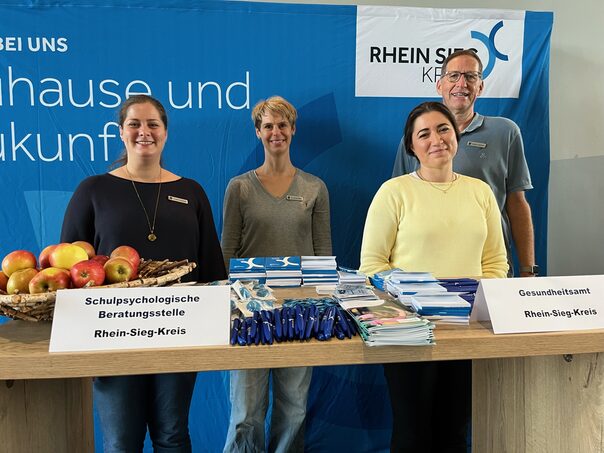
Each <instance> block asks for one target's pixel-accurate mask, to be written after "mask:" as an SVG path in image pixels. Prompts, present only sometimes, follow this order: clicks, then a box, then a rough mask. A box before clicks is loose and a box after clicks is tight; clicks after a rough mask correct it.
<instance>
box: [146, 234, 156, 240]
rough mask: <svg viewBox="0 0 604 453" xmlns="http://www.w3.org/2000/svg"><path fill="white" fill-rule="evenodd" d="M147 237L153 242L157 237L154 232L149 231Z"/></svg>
mask: <svg viewBox="0 0 604 453" xmlns="http://www.w3.org/2000/svg"><path fill="white" fill-rule="evenodd" d="M147 239H149V240H150V241H151V242H153V241H155V240H156V239H157V236H155V234H154V233H149V235H148V236H147Z"/></svg>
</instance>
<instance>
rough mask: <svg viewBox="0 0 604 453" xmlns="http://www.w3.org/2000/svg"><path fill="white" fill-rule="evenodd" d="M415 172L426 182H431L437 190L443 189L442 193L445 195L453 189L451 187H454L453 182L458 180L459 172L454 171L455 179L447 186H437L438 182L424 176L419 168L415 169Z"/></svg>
mask: <svg viewBox="0 0 604 453" xmlns="http://www.w3.org/2000/svg"><path fill="white" fill-rule="evenodd" d="M415 173H417V176H419V179H421V180H422V181H424V182H427V183H428V184H430V185H431V186H432V187H434V188H435V189H436V190H439V191H441V192H442V193H444V194H445V195H447V192H448V191H449V190H450V189H451V187H453V183H454V182H455V181H457V176H458V175H457V173H455V172H453V179H452V180H451V182H450V183H449V185H448V186H447V187H446V188H444V189H443V188H442V187H439V186H437V185H436V184H434V183H432V181H428V180H427V179H426V178H424V177H423V176H422V174H421V173H420V171H419V168H418V169H417V170H416V171H415Z"/></svg>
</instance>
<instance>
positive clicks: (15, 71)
mask: <svg viewBox="0 0 604 453" xmlns="http://www.w3.org/2000/svg"><path fill="white" fill-rule="evenodd" d="M121 3H122V2H117V1H115V0H113V1H111V0H106V1H96V2H83V1H75V2H70V3H69V4H65V5H61V4H58V3H57V2H34V3H33V4H32V2H28V1H24V0H23V1H13V2H10V4H9V3H7V2H4V3H3V4H2V5H0V178H1V181H2V183H3V187H4V197H3V200H2V208H1V209H0V238H1V239H0V256H4V255H5V254H6V253H8V252H10V251H12V250H14V249H28V250H31V251H32V252H34V253H35V254H38V253H39V251H40V250H41V249H42V248H43V247H44V246H46V245H48V244H52V243H56V242H58V240H59V232H60V228H61V223H62V218H63V213H64V209H65V206H66V204H67V202H68V201H69V199H70V197H71V194H72V192H73V190H74V189H75V187H76V186H77V184H78V183H79V182H80V181H81V180H82V179H84V178H85V177H87V176H90V175H93V174H97V173H103V172H106V171H107V169H108V166H109V164H111V163H112V162H113V161H114V160H115V159H116V158H117V156H118V155H119V153H120V152H121V149H122V144H121V142H120V140H119V133H118V127H117V124H116V121H117V119H116V108H117V106H118V105H119V104H120V102H121V101H123V100H124V99H125V98H126V97H127V96H128V95H129V94H134V93H148V94H152V95H153V96H155V97H157V98H158V99H160V100H161V101H162V103H163V104H164V105H165V106H166V108H167V111H168V116H169V120H170V124H169V129H168V131H169V137H168V141H167V145H166V148H165V151H164V161H165V165H166V167H167V168H168V169H169V170H171V171H173V172H174V173H177V174H180V175H183V176H186V177H190V178H194V179H196V180H197V181H199V182H200V183H201V184H202V186H203V187H204V188H205V190H206V192H207V193H208V197H209V199H210V202H211V204H212V208H213V211H214V217H215V221H216V225H217V228H218V231H219V233H220V230H221V227H222V219H221V213H222V204H223V195H224V191H225V188H226V185H227V183H228V181H229V179H230V178H231V177H233V176H235V175H238V174H240V173H242V172H244V171H246V170H249V169H251V168H254V167H256V166H258V165H259V164H260V163H261V162H262V159H263V150H262V147H261V144H260V143H259V142H258V140H257V139H256V136H255V133H254V128H253V124H252V121H251V119H250V111H251V108H252V107H253V105H254V104H255V103H256V102H257V101H258V100H259V99H261V98H266V97H268V96H271V95H274V94H278V95H281V96H284V97H285V98H286V99H288V100H289V101H291V102H292V103H293V104H294V105H295V106H296V107H297V108H298V113H299V120H298V123H297V131H296V132H297V133H296V136H295V139H294V141H293V144H292V149H291V153H292V160H293V162H294V165H296V166H298V167H300V168H302V169H303V170H305V171H307V172H309V173H312V174H314V175H317V176H319V177H320V178H322V179H323V180H324V181H325V183H326V185H327V187H328V189H329V193H330V201H331V218H332V233H333V244H334V253H335V254H336V255H337V257H338V263H339V264H341V265H345V266H348V267H357V266H358V263H359V249H360V242H361V234H362V230H363V225H364V222H365V215H366V212H367V208H368V206H369V203H370V201H371V199H372V197H373V195H374V194H375V192H376V190H377V189H378V187H379V186H380V185H381V184H382V182H384V180H386V179H387V178H388V177H389V176H390V174H391V171H392V165H393V162H394V157H395V154H396V150H397V146H398V143H399V140H400V137H401V134H402V128H403V122H404V119H405V118H406V116H407V113H408V112H409V111H410V110H411V109H412V108H413V107H414V106H415V105H417V104H418V103H419V102H421V101H422V100H424V99H422V98H417V97H415V98H409V97H373V96H363V97H356V96H355V84H356V73H355V68H356V63H355V59H356V52H357V8H356V7H355V6H327V5H296V4H263V3H247V2H242V3H237V2H197V1H184V0H179V1H168V2H155V1H142V0H141V1H137V2H128V5H127V6H124V5H122V4H121ZM452 11H453V10H452ZM495 13H496V12H495ZM495 13H493V11H489V12H488V17H493V15H494V14H495ZM485 14H487V13H486V12H485ZM552 21H553V15H552V14H551V13H547V12H527V13H526V14H525V15H524V36H523V37H522V39H523V44H522V48H523V55H522V78H521V84H520V88H519V94H518V97H509V98H502V97H499V98H492V97H489V98H485V99H481V100H479V101H478V104H477V111H479V112H480V113H482V114H485V115H501V116H506V117H509V118H511V119H513V120H514V121H516V122H517V123H518V125H519V126H520V128H521V130H522V133H523V138H524V143H525V149H526V155H527V160H528V163H529V167H530V170H531V174H532V178H533V184H534V186H535V189H533V190H531V191H529V192H528V193H527V196H528V199H529V202H530V204H531V207H532V209H533V219H534V224H535V236H536V252H537V262H538V263H539V264H541V265H542V267H544V265H545V263H546V246H547V244H546V239H547V194H548V173H549V121H548V118H549V114H548V111H549V101H548V71H549V45H550V44H549V38H550V34H551V29H552ZM504 26H505V24H504ZM519 38H520V37H519ZM478 44H480V43H479V42H478V41H477V45H478ZM449 50H450V49H446V51H449ZM443 51H445V49H444V48H443ZM451 51H452V50H451ZM488 83H489V82H488V79H487V80H485V84H488ZM499 83H501V82H499ZM436 96H437V95H436V91H434V97H436ZM134 208H135V207H134ZM167 258H169V257H167ZM226 376H227V374H226V373H203V374H201V375H200V377H199V382H198V386H197V390H196V397H195V400H194V402H193V408H192V416H191V431H192V436H193V442H194V447H195V451H220V450H221V448H222V443H223V442H224V437H225V435H226V424H227V420H228V413H229V407H228V404H229V403H228V383H227V382H228V381H226V380H225V379H226ZM389 423H390V415H389V406H388V404H387V390H386V386H385V384H384V382H383V377H382V375H381V367H379V366H371V367H333V368H332V367H327V368H317V369H315V371H314V379H313V383H312V388H311V395H310V400H309V418H308V423H307V434H306V442H307V450H308V451H334V450H336V449H338V450H340V449H349V450H351V451H353V450H355V451H386V450H387V449H388V442H389V435H390V433H389V429H390V428H389ZM99 438H100V435H98V433H97V442H98V439H99ZM99 451H100V450H99Z"/></svg>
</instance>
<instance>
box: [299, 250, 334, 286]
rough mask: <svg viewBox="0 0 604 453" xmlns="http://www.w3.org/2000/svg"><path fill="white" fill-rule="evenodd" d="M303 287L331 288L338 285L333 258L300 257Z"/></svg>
mask: <svg viewBox="0 0 604 453" xmlns="http://www.w3.org/2000/svg"><path fill="white" fill-rule="evenodd" d="M301 258H302V285H303V286H326V285H327V286H330V285H331V286H333V285H337V283H338V271H337V270H336V269H337V266H338V265H337V263H336V257H335V256H302V257H301Z"/></svg>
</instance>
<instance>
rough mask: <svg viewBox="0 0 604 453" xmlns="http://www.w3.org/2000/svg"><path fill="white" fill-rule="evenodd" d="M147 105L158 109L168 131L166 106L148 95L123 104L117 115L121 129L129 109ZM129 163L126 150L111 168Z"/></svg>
mask: <svg viewBox="0 0 604 453" xmlns="http://www.w3.org/2000/svg"><path fill="white" fill-rule="evenodd" d="M146 103H149V104H151V105H152V106H153V107H155V108H156V109H157V111H158V112H159V118H160V119H161V122H162V123H164V127H165V128H166V130H168V114H167V113H166V109H165V108H164V106H163V105H162V103H161V102H159V101H158V100H157V99H155V98H154V97H153V96H149V95H148V94H135V95H133V96H130V97H129V98H128V99H126V100H125V101H124V102H122V105H121V106H120V109H119V110H118V113H117V121H118V124H119V125H120V127H124V122H125V121H126V117H127V116H128V109H129V108H130V107H132V106H133V105H135V104H146ZM162 161H163V159H162V160H160V162H159V164H160V165H161V164H162ZM127 163H128V153H127V151H126V149H124V150H122V152H121V153H120V155H119V157H118V158H117V159H116V160H115V162H113V163H112V164H111V165H110V168H117V167H121V166H122V165H126V164H127Z"/></svg>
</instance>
